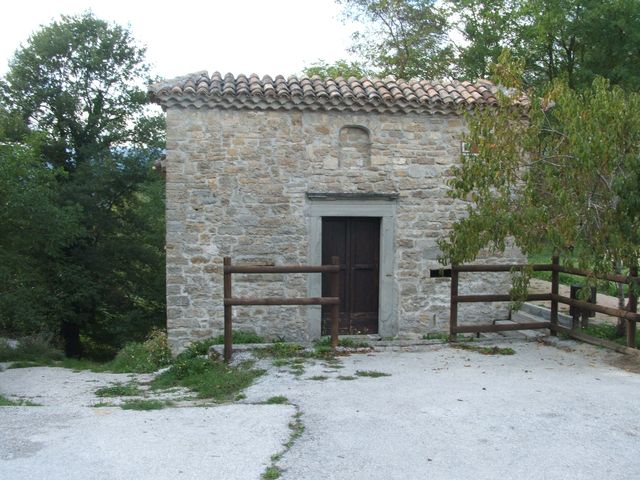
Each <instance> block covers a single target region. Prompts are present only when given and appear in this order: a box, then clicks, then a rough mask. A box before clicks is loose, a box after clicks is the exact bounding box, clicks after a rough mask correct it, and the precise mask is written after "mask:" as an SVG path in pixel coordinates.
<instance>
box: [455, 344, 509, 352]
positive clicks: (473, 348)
mask: <svg viewBox="0 0 640 480" xmlns="http://www.w3.org/2000/svg"><path fill="white" fill-rule="evenodd" d="M452 346H453V347H454V348H459V349H461V350H470V351H472V352H477V353H481V354H482V355H515V353H516V351H515V350H514V349H513V348H509V347H506V348H500V347H496V346H494V347H480V346H478V345H464V344H460V345H452Z"/></svg>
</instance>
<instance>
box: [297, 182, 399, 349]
mask: <svg viewBox="0 0 640 480" xmlns="http://www.w3.org/2000/svg"><path fill="white" fill-rule="evenodd" d="M397 198H398V195H397V194H340V193H336V194H331V193H317V194H316V193H307V219H308V220H307V221H308V228H309V254H308V258H309V264H311V265H320V263H321V262H322V217H377V218H380V279H379V288H380V296H379V304H378V334H379V335H380V336H381V337H393V336H395V335H397V333H398V308H397V306H398V288H397V285H396V282H395V272H394V267H395V263H396V262H395V224H396V200H397ZM307 288H308V292H309V296H310V297H321V296H322V279H321V276H320V275H315V274H314V275H309V277H308V281H307ZM320 318H321V309H320V307H312V308H311V309H310V312H309V316H308V323H307V332H308V335H309V338H310V339H312V340H315V339H318V338H320V326H321V321H320Z"/></svg>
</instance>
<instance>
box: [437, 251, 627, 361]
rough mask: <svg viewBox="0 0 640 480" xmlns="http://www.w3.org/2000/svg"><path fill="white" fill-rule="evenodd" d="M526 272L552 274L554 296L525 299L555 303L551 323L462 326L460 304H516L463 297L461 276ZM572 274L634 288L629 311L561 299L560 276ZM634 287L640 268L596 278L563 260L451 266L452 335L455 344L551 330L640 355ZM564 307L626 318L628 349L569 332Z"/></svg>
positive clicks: (499, 299) (493, 296) (486, 297)
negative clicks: (562, 321)
mask: <svg viewBox="0 0 640 480" xmlns="http://www.w3.org/2000/svg"><path fill="white" fill-rule="evenodd" d="M523 268H530V269H532V270H533V271H537V272H551V292H550V293H543V294H530V295H527V296H526V298H525V299H524V300H525V301H545V300H548V301H551V313H550V319H549V320H550V321H548V322H530V323H518V324H506V325H505V324H503V325H496V324H484V325H464V326H460V325H458V304H459V303H471V302H473V303H476V302H508V301H511V300H512V297H511V296H510V295H496V294H491V295H459V294H458V290H459V283H460V273H461V272H473V273H477V272H510V271H514V270H515V271H517V270H520V269H523ZM560 273H569V274H572V275H578V276H585V277H586V276H588V277H593V278H597V279H599V280H608V281H613V282H617V283H624V284H627V285H629V286H630V288H629V305H628V307H627V309H620V308H612V307H605V306H603V305H597V304H595V303H589V302H585V301H582V300H577V299H572V298H568V297H565V296H562V295H559V284H560V282H559V276H560V275H559V274H560ZM634 284H636V286H637V285H639V284H640V278H639V277H638V268H637V267H632V268H631V269H630V270H629V275H628V276H626V275H619V274H595V273H593V272H590V271H588V270H583V269H579V268H573V267H567V266H562V265H560V260H559V258H558V257H557V256H554V257H553V258H552V261H551V263H550V264H542V265H540V264H536V265H523V264H515V265H452V266H451V305H450V317H449V334H450V337H451V339H452V340H455V338H456V335H457V334H458V333H481V332H502V331H507V330H533V329H542V328H548V329H549V330H550V331H551V334H552V335H556V334H557V332H563V333H567V334H569V335H570V336H573V337H575V338H577V339H579V340H583V341H587V342H589V343H594V344H596V345H602V346H605V347H608V348H616V347H618V348H616V349H617V350H621V351H628V349H630V348H633V349H634V350H635V351H636V352H637V350H636V329H637V328H636V323H637V322H638V321H640V314H638V313H637V312H638V296H637V288H635V287H634V288H631V287H632V286H634ZM560 303H563V304H565V305H571V306H575V307H577V308H579V309H580V310H582V311H587V312H599V313H603V314H606V315H611V316H613V317H618V318H623V319H625V320H626V322H627V325H626V327H627V328H626V330H627V338H626V344H627V347H626V348H625V347H621V346H620V345H617V344H614V342H611V341H608V340H603V339H599V338H595V337H591V336H589V335H586V334H583V333H581V332H578V331H577V330H576V329H575V328H571V329H568V328H565V327H562V326H560V325H558V304H560Z"/></svg>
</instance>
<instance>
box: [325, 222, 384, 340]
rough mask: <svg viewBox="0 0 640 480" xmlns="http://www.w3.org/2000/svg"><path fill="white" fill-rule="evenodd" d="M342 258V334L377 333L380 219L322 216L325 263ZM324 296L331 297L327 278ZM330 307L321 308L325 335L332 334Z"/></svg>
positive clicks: (326, 277)
mask: <svg viewBox="0 0 640 480" xmlns="http://www.w3.org/2000/svg"><path fill="white" fill-rule="evenodd" d="M332 256H338V257H340V299H341V301H340V333H341V334H351V335H353V334H358V333H378V300H379V272H380V218H371V217H323V218H322V263H323V264H324V265H327V264H329V263H331V257H332ZM322 295H323V296H328V295H329V283H328V275H326V274H324V275H323V279H322ZM330 309H331V307H330V306H323V308H322V333H323V335H327V334H329V331H330V325H329V321H328V320H329V314H330Z"/></svg>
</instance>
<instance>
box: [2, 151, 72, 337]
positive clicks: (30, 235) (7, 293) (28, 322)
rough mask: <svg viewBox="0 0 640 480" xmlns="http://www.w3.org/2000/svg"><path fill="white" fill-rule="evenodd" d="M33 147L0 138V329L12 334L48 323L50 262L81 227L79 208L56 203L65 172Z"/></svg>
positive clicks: (53, 298)
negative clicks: (47, 162) (51, 165)
mask: <svg viewBox="0 0 640 480" xmlns="http://www.w3.org/2000/svg"><path fill="white" fill-rule="evenodd" d="M36 141H37V139H32V140H31V143H34V142H36ZM36 151H37V148H34V147H33V146H32V145H29V144H16V143H10V142H2V143H0V225H2V228H1V229H0V331H4V332H12V333H14V334H28V333H32V332H34V331H40V330H42V329H44V328H46V327H47V319H48V314H49V313H50V311H52V310H55V309H56V305H55V303H56V298H57V297H56V292H55V290H56V288H57V286H56V282H55V279H54V278H51V272H50V266H51V264H52V263H55V262H56V261H58V260H59V259H60V258H61V257H63V255H64V250H65V248H67V247H68V246H69V245H71V244H72V243H73V242H74V241H75V240H76V238H78V236H79V235H80V234H81V232H82V228H81V226H80V223H79V211H78V209H77V208H76V207H75V206H73V205H63V204H62V202H60V198H59V190H58V179H57V177H58V176H64V172H61V171H60V170H54V169H51V168H43V167H42V162H41V160H40V159H39V158H38V156H37V154H36Z"/></svg>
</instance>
